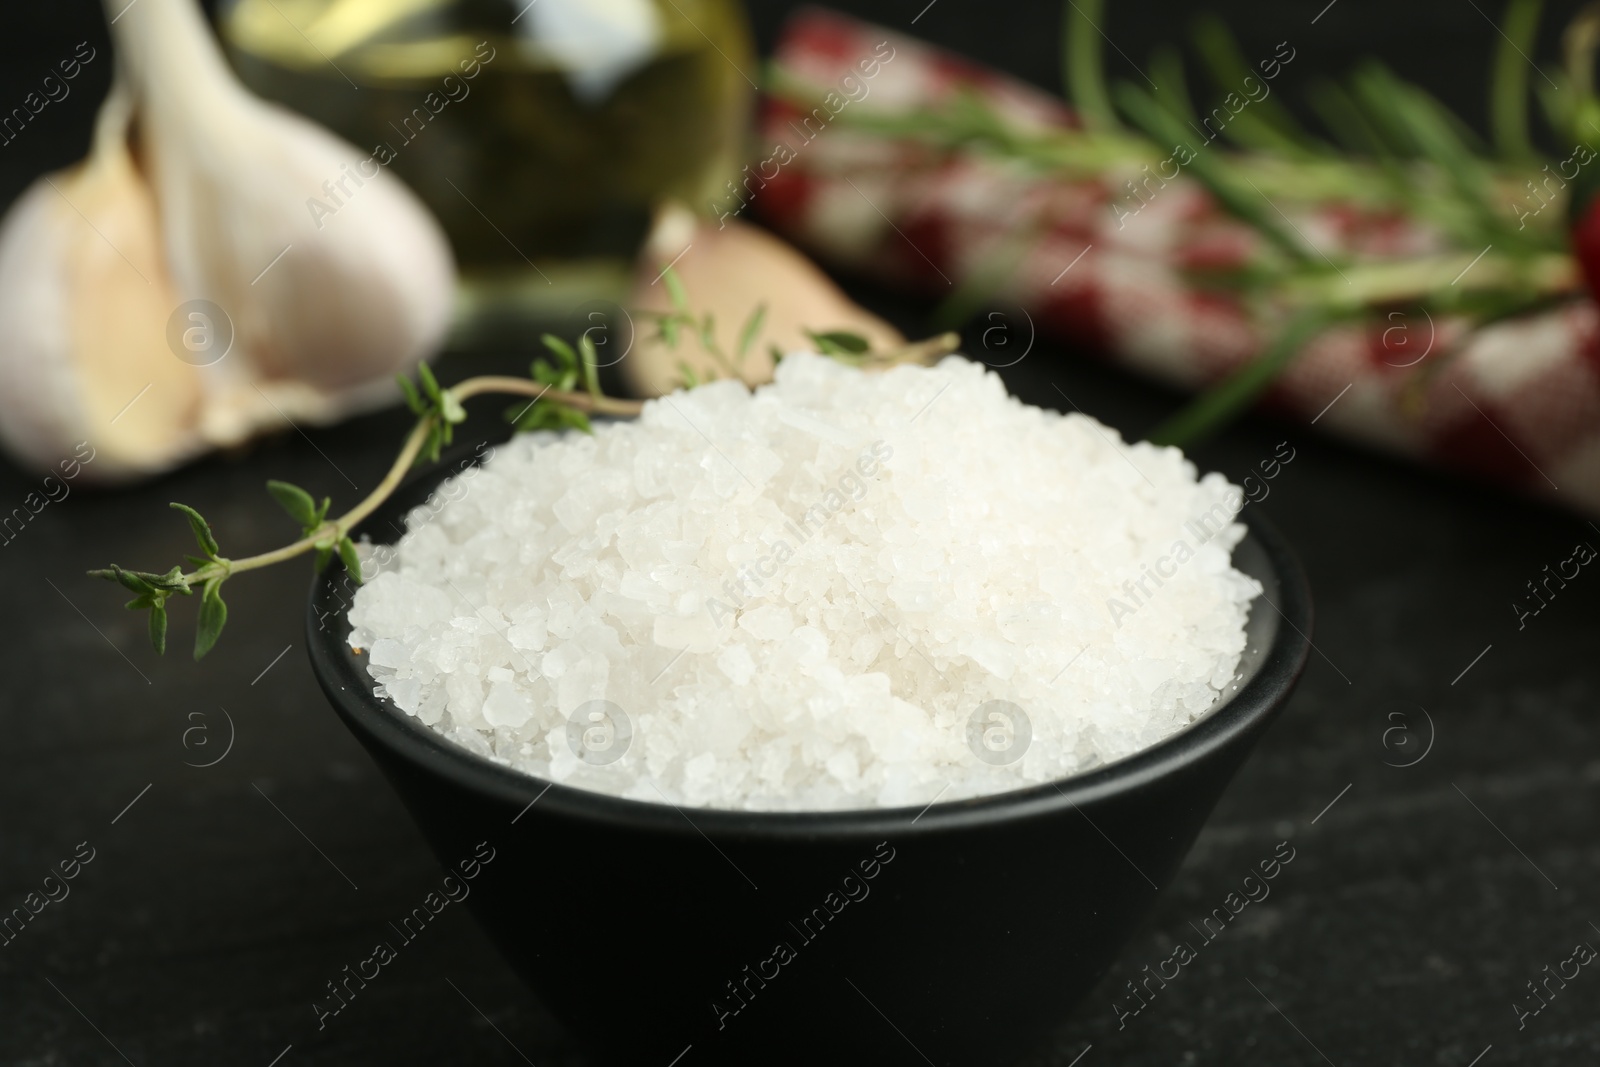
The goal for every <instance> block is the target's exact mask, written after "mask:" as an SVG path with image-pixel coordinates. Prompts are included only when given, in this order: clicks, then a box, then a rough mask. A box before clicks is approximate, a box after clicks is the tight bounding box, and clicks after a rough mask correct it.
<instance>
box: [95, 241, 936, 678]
mask: <svg viewBox="0 0 1600 1067" xmlns="http://www.w3.org/2000/svg"><path fill="white" fill-rule="evenodd" d="M666 277H667V278H668V281H669V289H672V290H674V292H675V295H674V310H673V311H672V312H671V313H669V315H668V316H667V317H663V318H662V319H661V320H660V323H661V329H662V333H663V336H664V337H666V336H669V334H671V331H674V330H676V331H682V330H683V329H685V324H686V323H688V322H691V321H692V322H693V323H694V324H695V328H696V331H697V335H698V336H700V338H701V343H702V346H703V347H705V348H706V350H707V351H713V350H714V351H716V352H717V353H718V354H720V353H721V350H720V349H714V347H713V346H714V344H715V338H714V323H713V322H712V321H711V317H710V316H709V315H704V316H695V315H694V314H693V313H692V312H691V311H690V310H689V308H688V299H687V295H686V294H684V293H683V288H682V284H681V282H679V280H678V279H677V278H676V277H675V276H674V275H672V273H671V271H670V269H669V270H668V271H667V272H666ZM765 316H766V312H765V308H764V307H757V308H756V309H755V310H754V311H752V312H751V314H750V316H749V318H748V319H746V321H745V324H744V327H743V329H742V330H741V331H740V340H739V346H738V348H737V349H736V350H735V352H734V355H733V357H726V356H724V357H723V358H725V359H727V360H728V366H729V368H730V369H731V370H732V371H735V372H736V371H737V368H738V365H739V362H738V361H740V360H742V359H743V358H744V357H745V355H747V354H748V352H749V351H750V350H751V349H752V348H753V346H754V345H755V344H756V342H757V340H758V339H759V337H760V334H761V330H762V328H763V323H764V321H765ZM669 321H670V325H668V324H667V323H668V322H669ZM672 336H673V337H674V338H675V337H676V336H677V335H676V334H673V335H672ZM708 337H709V338H710V340H711V343H710V344H707V343H706V341H707V338H708ZM813 340H814V341H815V342H816V344H817V347H818V349H819V351H821V352H822V354H824V355H833V356H835V357H836V358H841V359H845V360H846V361H847V362H851V363H856V364H858V365H863V366H880V365H881V366H887V365H892V364H894V363H898V362H905V361H907V360H913V359H914V360H918V361H925V360H927V359H930V358H934V357H936V356H940V355H944V354H945V353H948V352H950V351H953V350H954V348H955V346H956V344H957V343H958V342H959V338H957V337H956V336H955V335H954V334H943V335H940V336H939V337H934V338H930V339H928V340H927V341H921V342H916V343H913V344H908V345H904V346H902V347H900V348H897V349H894V350H892V351H888V352H881V353H878V352H873V351H872V350H871V348H870V346H868V344H867V342H866V340H865V339H863V338H859V337H857V336H856V335H854V334H848V333H843V332H836V333H832V334H816V335H813ZM542 341H543V343H544V346H545V348H546V349H547V350H548V352H549V355H548V356H540V357H539V358H537V359H535V360H534V361H533V365H532V366H531V367H530V369H529V376H528V377H527V378H515V377H510V376H499V375H483V376H479V377H475V378H467V379H465V380H463V381H461V382H458V383H456V384H455V385H452V386H450V387H448V388H446V387H444V386H441V385H440V384H439V381H438V379H437V378H436V377H435V376H434V373H433V370H432V369H431V368H430V367H429V366H428V365H427V364H426V363H421V364H418V366H417V375H416V380H415V381H413V380H412V379H411V378H409V377H407V376H405V375H400V376H398V381H399V383H400V391H401V393H402V395H403V396H404V398H405V403H406V406H407V407H408V408H409V409H410V410H411V412H412V414H413V415H415V416H416V422H415V424H413V426H412V427H411V430H410V432H409V433H408V434H407V435H406V438H405V440H404V442H403V443H402V444H401V446H400V451H399V454H398V455H396V456H395V459H394V462H393V463H392V464H390V466H389V470H388V472H387V473H386V474H385V475H384V476H383V479H382V480H381V481H380V482H379V483H378V484H377V486H376V487H375V488H374V489H373V490H372V491H371V492H370V493H368V494H367V495H366V496H365V497H364V498H363V499H362V500H361V502H360V503H358V504H356V505H355V507H353V508H351V509H350V510H348V511H346V512H343V513H342V514H339V515H336V516H333V517H331V518H330V517H329V512H330V511H331V510H332V505H333V501H332V499H331V498H329V497H324V498H323V499H322V500H321V501H320V502H318V501H317V500H315V498H313V497H312V495H311V494H310V493H308V492H306V491H305V490H304V489H302V488H300V487H299V486H297V485H294V484H291V483H289V482H283V481H276V480H274V481H269V482H268V483H267V492H268V493H269V494H270V495H271V496H272V498H273V500H275V501H276V502H277V503H278V506H279V507H281V508H282V509H283V510H284V512H285V513H286V514H287V515H288V516H289V518H290V519H291V520H293V521H294V523H295V524H296V525H297V526H298V527H299V530H300V536H299V537H298V538H297V539H296V540H294V541H291V542H290V543H289V544H286V545H284V546H282V547H281V548H276V549H273V550H272V551H270V552H263V553H260V554H259V555H254V556H245V557H242V558H240V559H229V558H227V557H225V556H223V555H222V550H221V546H220V545H219V544H218V543H217V538H216V536H215V534H214V533H213V532H212V529H211V524H210V523H209V522H207V521H206V519H205V518H204V517H203V516H202V515H201V514H200V513H199V512H198V511H196V510H195V509H194V508H192V507H189V506H188V505H187V504H179V503H174V504H172V505H171V506H172V508H173V509H174V510H177V511H179V512H181V513H183V515H184V517H185V518H186V519H187V520H188V522H189V527H190V530H191V532H192V533H193V535H194V538H195V541H196V543H197V544H198V545H199V548H200V553H201V554H200V555H186V556H184V560H185V561H186V562H187V563H188V564H189V565H190V566H191V568H192V569H189V570H185V569H184V567H183V566H182V565H179V566H175V567H173V568H171V569H170V570H167V571H164V572H155V571H136V570H130V569H127V568H124V567H120V566H118V565H116V564H112V565H111V566H109V567H105V568H102V569H99V570H92V571H90V572H88V573H89V575H90V577H94V578H103V579H105V580H107V581H112V582H116V583H117V584H119V585H121V586H122V587H123V588H125V589H127V590H128V591H130V592H132V593H133V594H135V595H134V598H133V599H132V600H129V601H128V602H127V604H126V605H125V606H126V607H127V608H129V609H131V610H135V611H149V613H150V615H149V635H150V643H151V645H152V646H153V647H154V648H155V650H156V652H157V653H164V652H165V651H166V646H167V625H168V622H167V601H168V600H169V599H170V598H172V597H173V596H193V595H194V593H195V591H196V590H199V592H200V611H199V615H198V619H197V623H196V627H195V639H194V658H195V659H197V660H198V659H200V658H201V657H203V656H204V655H205V654H206V653H207V652H209V651H211V649H212V647H213V646H215V645H216V643H217V639H218V638H219V637H220V636H221V635H222V630H223V627H224V626H225V625H226V624H227V621H228V608H227V605H226V604H225V603H224V602H223V599H222V585H223V583H224V582H226V581H228V580H229V579H230V578H232V577H233V576H235V575H237V574H242V573H244V572H247V571H254V570H261V569H263V568H265V567H271V566H274V565H276V564H279V563H284V562H286V561H288V560H291V559H295V558H297V557H300V556H304V555H311V556H312V557H313V562H314V564H315V567H316V569H317V571H319V572H320V571H321V570H322V569H323V568H324V567H326V566H327V565H328V563H329V562H330V561H331V560H332V558H333V557H334V556H335V555H337V556H338V557H339V559H340V561H341V562H342V563H343V564H344V568H345V570H346V571H347V572H348V573H349V575H350V577H351V578H352V579H353V580H355V581H357V582H359V581H361V560H360V556H359V555H358V553H357V551H356V544H355V541H354V540H353V538H352V536H351V531H353V530H354V529H355V527H356V526H357V525H358V524H359V523H360V522H361V521H362V520H363V519H365V518H367V517H368V516H369V515H371V514H372V513H373V512H374V511H376V510H377V509H378V507H379V506H380V505H381V504H383V502H384V501H385V500H387V499H389V497H390V496H391V495H392V494H393V493H394V491H395V490H396V489H398V488H399V487H400V485H401V483H402V482H403V481H404V480H405V477H406V475H407V474H408V473H409V472H410V471H411V470H412V468H413V467H415V466H417V465H419V464H422V463H435V462H437V461H438V460H439V457H440V454H441V452H442V450H443V449H444V448H445V447H446V446H448V445H449V444H450V443H451V440H452V437H453V433H454V428H455V427H456V426H458V425H460V424H461V423H462V422H463V421H465V419H466V414H467V413H466V404H467V402H468V401H470V400H472V399H474V398H475V397H479V396H485V395H490V394H499V395H506V396H515V397H518V398H521V399H519V401H518V403H517V404H515V405H513V406H512V407H511V408H510V409H508V410H507V412H506V416H507V420H508V421H509V422H510V423H511V425H512V429H513V431H514V432H530V431H538V430H548V431H565V430H578V431H582V432H585V433H589V432H592V427H591V426H590V423H589V417H590V416H592V415H603V416H610V417H616V418H631V417H633V416H636V415H638V414H639V413H640V412H641V411H642V410H643V409H644V401H641V400H628V399H624V398H622V397H614V396H608V395H606V393H605V392H604V391H603V390H602V389H601V386H600V377H599V367H598V359H597V355H596V349H595V345H594V342H593V341H592V340H591V339H590V338H589V336H588V335H587V334H584V335H582V336H580V337H579V338H578V341H577V344H576V345H573V344H571V343H569V342H567V341H565V340H563V339H562V338H559V337H556V336H555V335H553V334H545V335H544V337H543V338H542ZM672 343H674V344H675V343H676V341H675V339H674V340H673V342H672ZM687 384H689V385H693V384H695V383H694V382H693V381H690V382H688V383H687Z"/></svg>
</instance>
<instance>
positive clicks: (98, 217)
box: [0, 83, 204, 480]
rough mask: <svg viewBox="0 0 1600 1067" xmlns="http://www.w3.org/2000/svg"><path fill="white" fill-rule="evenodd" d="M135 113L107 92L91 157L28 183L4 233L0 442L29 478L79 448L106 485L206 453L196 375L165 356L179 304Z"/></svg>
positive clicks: (120, 89)
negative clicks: (91, 457)
mask: <svg viewBox="0 0 1600 1067" xmlns="http://www.w3.org/2000/svg"><path fill="white" fill-rule="evenodd" d="M132 103H133V102H132V98H131V97H130V96H129V94H128V92H127V90H126V88H125V87H124V86H122V85H121V84H120V83H119V84H115V85H113V87H112V89H111V94H110V95H109V96H108V97H107V98H106V102H105V104H104V105H103V106H102V107H101V109H100V115H99V118H98V120H97V122H96V125H95V134H94V140H93V147H92V150H91V152H90V155H89V158H88V159H87V160H85V161H84V162H83V163H80V164H78V165H77V166H76V167H73V168H70V169H68V170H66V171H62V172H60V173H57V174H54V175H50V176H47V177H45V178H42V179H40V180H39V181H37V182H35V183H34V184H33V186H31V187H30V188H29V189H28V190H27V191H26V192H24V193H23V194H22V196H21V197H19V198H18V199H17V202H16V204H15V205H14V206H13V207H12V208H11V211H10V213H9V214H8V215H7V217H6V221H5V224H4V226H3V228H0V440H3V441H4V443H5V445H6V447H7V448H8V449H9V450H10V451H11V452H12V454H13V455H15V456H16V457H17V458H18V459H19V460H21V461H23V462H24V463H26V464H27V465H28V466H30V467H32V468H34V469H38V470H47V469H50V468H53V467H54V466H55V465H56V464H58V463H60V462H61V461H62V460H64V459H67V458H69V457H70V456H71V455H72V454H73V449H74V446H75V445H76V444H77V443H78V442H88V443H89V444H90V446H91V447H92V448H94V449H95V453H96V463H95V464H94V465H93V466H92V467H85V468H83V469H84V473H85V476H86V477H94V478H98V479H102V480H104V479H107V478H118V477H126V476H128V475H129V474H133V473H137V472H139V471H141V470H155V469H160V468H162V467H166V466H170V465H172V464H174V463H178V462H181V461H182V460H184V459H186V458H188V457H190V456H192V455H193V454H195V453H196V452H198V451H199V450H200V449H201V448H203V447H204V444H203V442H201V441H200V440H199V439H198V436H197V435H196V434H195V433H194V432H193V429H192V427H193V426H194V424H195V423H196V421H197V419H198V417H199V410H200V407H201V402H202V394H201V386H200V380H199V376H198V374H197V373H196V370H197V368H195V367H193V366H191V365H189V364H187V363H184V362H181V361H179V360H178V359H176V358H174V356H173V354H172V352H171V351H170V350H169V349H168V347H167V342H166V326H167V319H168V317H169V316H170V315H171V312H172V309H173V308H175V307H176V306H177V305H178V302H179V298H178V295H177V293H176V291H175V290H174V289H173V287H172V283H171V280H170V279H169V278H168V276H167V270H166V262H165V256H164V254H163V252H162V249H161V235H160V232H159V226H158V223H157V219H156V206H155V200H154V197H153V196H152V194H151V192H150V189H149V187H148V186H146V185H145V183H144V181H143V179H142V178H141V177H140V176H139V174H138V172H137V170H136V169H135V168H134V164H133V159H132V157H131V155H130V154H129V152H128V145H127V136H128V124H129V121H130V119H131V118H132Z"/></svg>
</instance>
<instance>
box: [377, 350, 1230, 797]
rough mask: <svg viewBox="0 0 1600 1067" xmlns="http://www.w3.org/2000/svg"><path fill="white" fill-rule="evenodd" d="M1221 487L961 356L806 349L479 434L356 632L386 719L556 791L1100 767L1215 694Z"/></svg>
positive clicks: (760, 791) (887, 780)
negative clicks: (769, 373)
mask: <svg viewBox="0 0 1600 1067" xmlns="http://www.w3.org/2000/svg"><path fill="white" fill-rule="evenodd" d="M1242 500H1243V496H1242V494H1241V493H1240V492H1239V490H1238V489H1236V488H1235V487H1233V486H1231V485H1229V484H1228V483H1227V481H1226V480H1225V479H1223V478H1222V477H1221V476H1219V475H1215V474H1207V475H1205V476H1204V477H1203V478H1202V477H1197V473H1196V471H1195V469H1194V466H1193V465H1192V464H1191V463H1189V462H1188V461H1187V460H1186V459H1184V457H1183V456H1182V454H1181V453H1179V452H1178V451H1177V450H1176V449H1171V448H1158V447H1155V446H1151V445H1148V444H1143V443H1140V444H1136V445H1132V446H1129V445H1126V444H1123V443H1122V442H1121V440H1120V438H1118V437H1117V435H1116V434H1115V432H1114V431H1112V430H1110V429H1108V428H1106V427H1104V426H1101V425H1100V424H1098V423H1096V422H1094V421H1093V420H1091V419H1089V418H1087V417H1085V416H1083V415H1080V414H1076V413H1074V414H1066V415H1062V414H1058V413H1056V412H1052V411H1045V410H1041V409H1037V408H1031V407H1028V406H1026V405H1023V404H1021V403H1020V402H1018V401H1016V400H1015V399H1013V398H1011V397H1010V396H1008V395H1007V394H1006V392H1005V389H1004V386H1003V384H1002V383H1001V382H1000V380H999V377H998V376H997V375H995V374H993V373H992V372H989V371H987V370H986V369H985V368H983V367H982V366H980V365H977V364H973V363H969V362H967V361H965V360H963V359H960V358H956V357H952V358H949V359H946V360H944V361H942V362H941V363H940V364H939V365H938V366H937V367H933V368H923V367H915V366H901V367H896V368H894V369H892V370H889V371H886V372H883V373H877V374H869V373H863V372H861V371H859V370H855V369H851V368H848V367H845V366H842V365H841V364H839V363H837V362H835V361H833V360H829V359H824V358H822V357H819V356H815V355H810V354H805V353H800V354H796V355H793V356H790V357H787V358H785V359H784V360H783V361H782V363H781V364H780V365H779V368H778V372H777V377H776V381H775V382H774V383H773V384H772V385H769V386H765V387H762V388H760V389H757V390H756V391H754V392H753V393H752V392H749V391H746V390H745V389H743V388H742V387H741V386H739V385H738V384H737V383H734V382H715V383H711V384H709V385H706V386H701V387H699V388H697V389H693V390H687V391H680V392H678V393H675V394H673V395H671V396H669V397H665V398H662V399H660V400H657V401H652V402H650V403H648V404H647V405H646V406H645V410H644V412H643V414H642V415H641V416H640V417H639V418H638V419H637V420H635V421H633V422H616V423H597V424H596V426H595V433H594V435H593V436H592V437H591V436H587V435H583V434H568V435H555V434H549V433H538V434H529V435H524V436H520V437H517V438H515V439H513V440H512V441H510V442H508V443H506V444H504V445H501V446H499V447H498V448H497V449H496V450H495V454H494V455H492V456H491V457H490V458H489V459H487V460H486V461H485V462H484V463H483V464H482V465H481V467H479V468H477V469H475V470H472V471H470V472H468V473H464V474H462V475H458V476H457V477H456V478H453V479H450V480H447V481H446V482H444V483H443V484H441V486H440V488H439V490H438V491H437V492H436V493H435V495H434V497H433V499H432V500H430V501H429V502H428V504H426V505H424V506H422V507H419V508H416V509H414V510H413V511H412V512H411V514H410V515H409V516H408V520H407V525H408V531H407V533H406V534H405V536H404V537H403V538H402V539H401V540H400V542H399V544H398V545H397V546H396V550H395V552H394V553H393V555H392V557H391V558H389V559H388V560H387V561H386V562H385V563H384V565H383V567H382V568H381V571H382V573H379V574H378V575H377V576H376V577H374V578H373V579H372V580H370V581H369V582H367V583H366V584H365V585H363V586H362V587H361V588H360V589H359V590H358V591H357V592H356V595H355V600H354V602H353V604H352V605H351V608H350V611H349V619H350V623H351V626H352V633H351V640H352V642H353V643H360V644H362V645H363V647H366V648H367V649H368V655H367V658H366V664H367V669H368V671H369V673H370V674H371V676H372V678H373V681H374V682H375V683H376V686H377V689H376V692H377V693H378V694H379V695H380V696H382V697H386V698H387V699H389V700H391V701H393V702H394V703H395V705H396V706H397V707H398V708H399V709H400V710H401V711H402V712H404V713H406V714H410V715H415V716H416V717H417V719H418V720H419V721H421V722H423V723H425V724H427V725H429V726H430V727H432V728H433V729H435V730H437V731H438V732H440V733H441V734H442V735H444V736H445V737H447V738H450V739H452V740H454V741H456V742H457V743H460V744H462V745H463V746H465V747H466V748H468V749H469V750H471V751H473V752H476V753H479V754H483V755H488V756H492V757H494V758H496V759H499V760H501V761H503V762H506V763H508V764H510V765H511V766H513V767H517V768H520V769H521V770H524V771H526V772H528V773H530V774H533V775H537V776H540V777H543V778H547V779H549V780H552V781H557V782H562V783H565V784H567V785H571V786H574V787H578V788H584V789H592V790H597V791H603V792H608V793H612V794H615V795H618V796H627V797H632V798H635V799H640V800H647V801H660V800H662V799H665V800H667V801H669V802H671V803H675V804H680V805H698V806H711V807H723V808H745V809H755V810H778V809H784V810H806V809H826V808H848V807H874V806H902V805H905V806H911V805H915V806H921V805H925V804H927V803H929V802H930V801H932V800H933V799H934V798H936V797H938V798H941V799H947V800H951V799H956V798H959V797H963V796H973V795H977V794H982V793H990V792H996V791H1000V790H1004V789H1012V788H1019V787H1022V786H1025V785H1029V784H1033V783H1037V782H1043V781H1048V780H1052V779H1056V778H1060V777H1064V776H1066V775H1070V774H1074V773H1079V772H1082V771H1085V770H1088V769H1091V768H1093V767H1098V766H1101V765H1104V764H1106V763H1109V762H1111V761H1114V760H1116V759H1119V758H1122V757H1124V756H1127V755H1129V754H1131V753H1133V752H1135V751H1137V750H1138V749H1140V748H1143V747H1145V746H1148V745H1150V744H1153V743H1155V742H1157V741H1159V740H1161V739H1162V738H1164V737H1167V736H1170V735H1171V734H1172V733H1174V732H1176V731H1178V730H1180V729H1182V728H1183V727H1185V726H1186V725H1188V724H1189V723H1191V722H1193V721H1194V720H1195V719H1197V718H1198V717H1200V716H1201V715H1203V714H1205V713H1206V711H1207V710H1209V709H1210V708H1211V707H1213V706H1214V705H1215V704H1216V702H1217V700H1218V699H1219V696H1220V694H1221V693H1223V692H1231V691H1232V690H1233V688H1234V675H1235V673H1236V670H1237V667H1238V663H1239V659H1240V656H1241V654H1242V653H1243V651H1244V623H1245V620H1246V618H1247V616H1248V613H1249V610H1250V604H1251V601H1252V600H1253V599H1254V597H1255V596H1256V594H1257V593H1258V592H1259V591H1260V586H1259V585H1258V583H1256V582H1255V581H1254V580H1253V579H1251V578H1249V577H1247V576H1245V575H1243V574H1241V573H1240V572H1238V571H1237V570H1235V569H1234V568H1233V566H1232V563H1231V559H1230V557H1231V553H1232V549H1233V547H1234V546H1235V545H1236V544H1237V543H1238V541H1239V539H1240V538H1241V537H1242V536H1243V534H1244V528H1243V527H1242V526H1241V525H1239V524H1238V523H1236V522H1235V521H1234V519H1235V516H1236V513H1237V511H1238V508H1239V507H1240V506H1241V504H1242ZM573 724H578V725H573Z"/></svg>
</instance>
